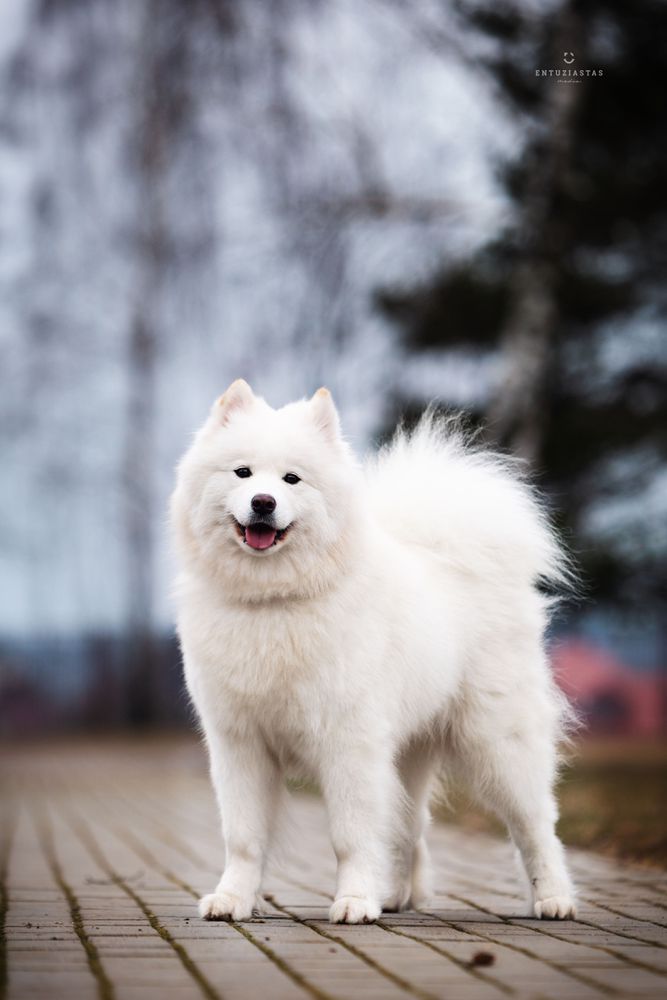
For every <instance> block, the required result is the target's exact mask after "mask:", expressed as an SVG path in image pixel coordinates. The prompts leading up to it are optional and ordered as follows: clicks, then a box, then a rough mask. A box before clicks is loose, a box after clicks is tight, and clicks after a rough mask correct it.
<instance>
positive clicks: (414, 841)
mask: <svg viewBox="0 0 667 1000" xmlns="http://www.w3.org/2000/svg"><path fill="white" fill-rule="evenodd" d="M433 765H434V759H433V755H432V751H431V748H430V746H429V745H428V744H426V743H422V742H419V743H415V744H411V745H410V746H409V747H408V748H407V749H406V750H405V751H404V752H403V753H402V755H401V757H400V760H399V764H398V770H399V776H400V779H401V784H402V786H403V792H404V795H403V802H402V807H403V818H402V822H401V823H400V825H399V826H398V829H397V833H396V843H395V845H394V852H393V854H394V857H393V861H394V869H393V873H392V890H391V893H390V895H389V897H388V898H387V900H386V901H385V903H384V906H383V909H384V910H386V911H388V912H396V911H399V910H416V909H419V907H420V906H421V905H422V904H423V903H424V902H425V901H426V899H428V897H429V896H430V895H431V894H432V889H431V868H430V860H429V853H428V847H427V845H426V836H425V833H426V829H427V827H428V823H429V820H430V814H429V808H428V800H429V796H430V792H431V784H432V776H433Z"/></svg>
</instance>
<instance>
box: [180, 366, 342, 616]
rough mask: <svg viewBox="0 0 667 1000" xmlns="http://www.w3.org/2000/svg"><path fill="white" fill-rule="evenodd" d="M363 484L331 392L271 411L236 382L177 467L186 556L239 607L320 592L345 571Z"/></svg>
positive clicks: (250, 391)
mask: <svg viewBox="0 0 667 1000" xmlns="http://www.w3.org/2000/svg"><path fill="white" fill-rule="evenodd" d="M357 477H358V470H357V467H356V464H355V462H354V460H353V458H352V456H351V454H350V452H349V449H348V448H347V446H346V445H345V443H344V442H343V440H342V438H341V434H340V427H339V421H338V414H337V412H336V407H335V406H334V403H333V400H332V398H331V395H330V393H329V392H328V390H327V389H318V391H317V392H316V393H315V395H314V396H313V397H312V399H310V400H302V401H300V402H297V403H290V404H288V405H287V406H284V407H282V409H279V410H274V409H272V408H271V407H270V406H268V404H267V403H266V402H265V401H264V400H263V399H261V398H259V397H257V396H255V395H254V394H253V392H252V390H251V388H250V386H249V385H248V384H247V382H244V381H243V380H242V379H239V380H237V381H236V382H234V383H233V384H232V385H231V386H230V387H229V389H228V390H227V391H226V392H225V393H224V395H222V396H221V397H220V399H219V400H217V402H216V403H215V404H214V406H213V409H212V411H211V414H210V416H209V419H208V420H207V422H206V423H205V424H204V426H203V427H202V429H201V430H200V431H199V433H198V434H197V436H196V438H195V441H194V443H193V445H192V447H191V448H190V449H189V451H188V452H187V453H186V455H185V457H184V458H183V460H182V462H181V464H180V466H179V474H178V483H177V487H176V491H175V493H174V497H173V500H172V518H173V523H174V527H175V531H176V537H177V540H178V542H179V547H180V549H181V553H182V555H183V556H184V557H185V560H186V563H187V564H188V565H189V566H190V567H191V568H193V569H197V570H199V571H200V572H207V573H209V574H212V575H214V576H215V577H216V578H217V579H218V580H220V582H222V583H224V584H226V586H227V587H228V588H231V589H232V590H233V591H235V592H236V594H237V596H238V597H239V598H240V599H246V600H262V599H266V598H273V597H279V596H289V595H291V594H297V593H306V592H308V591H309V590H310V591H312V590H313V589H314V590H321V589H322V588H323V586H324V577H325V576H327V574H329V573H330V571H331V569H332V568H333V566H340V562H341V559H340V556H341V549H342V548H343V547H344V544H345V536H346V532H347V529H348V527H349V524H350V521H351V503H352V497H353V495H354V494H355V492H356V489H355V485H356V481H357Z"/></svg>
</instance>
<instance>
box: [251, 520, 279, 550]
mask: <svg viewBox="0 0 667 1000" xmlns="http://www.w3.org/2000/svg"><path fill="white" fill-rule="evenodd" d="M245 540H246V542H247V543H248V545H249V546H250V547H251V548H252V549H268V548H270V547H271V546H272V545H273V543H274V542H275V540H276V532H275V529H274V528H269V526H268V525H267V524H249V525H248V527H247V528H246V529H245Z"/></svg>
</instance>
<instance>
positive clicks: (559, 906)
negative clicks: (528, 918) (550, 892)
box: [534, 896, 577, 920]
mask: <svg viewBox="0 0 667 1000" xmlns="http://www.w3.org/2000/svg"><path fill="white" fill-rule="evenodd" d="M534 910H535V916H536V917H539V918H540V919H541V920H575V919H576V916H577V906H576V903H575V901H574V899H573V898H572V896H547V898H546V899H536V900H535V903H534Z"/></svg>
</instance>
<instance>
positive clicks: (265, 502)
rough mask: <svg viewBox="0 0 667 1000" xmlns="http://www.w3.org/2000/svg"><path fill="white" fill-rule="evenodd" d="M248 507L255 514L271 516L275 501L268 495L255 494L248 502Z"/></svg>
mask: <svg viewBox="0 0 667 1000" xmlns="http://www.w3.org/2000/svg"><path fill="white" fill-rule="evenodd" d="M250 506H251V507H252V509H253V510H254V511H255V513H256V514H273V512H274V510H275V509H276V501H275V498H274V497H272V496H269V494H268V493H256V494H255V495H254V497H253V498H252V500H251V501H250Z"/></svg>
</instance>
